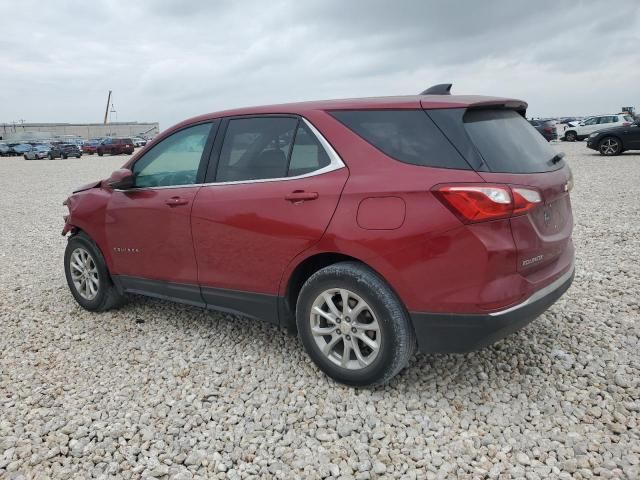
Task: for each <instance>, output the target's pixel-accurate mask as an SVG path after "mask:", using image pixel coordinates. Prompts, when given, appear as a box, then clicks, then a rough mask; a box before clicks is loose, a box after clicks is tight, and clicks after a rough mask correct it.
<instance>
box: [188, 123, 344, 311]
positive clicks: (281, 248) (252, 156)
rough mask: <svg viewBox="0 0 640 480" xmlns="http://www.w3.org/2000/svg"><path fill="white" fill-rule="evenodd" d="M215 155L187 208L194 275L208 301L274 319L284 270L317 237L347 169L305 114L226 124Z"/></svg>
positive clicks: (328, 214)
mask: <svg viewBox="0 0 640 480" xmlns="http://www.w3.org/2000/svg"><path fill="white" fill-rule="evenodd" d="M225 127H226V131H225V133H224V136H222V139H221V140H218V141H217V142H216V143H217V144H218V147H217V149H216V150H217V151H219V152H220V153H219V157H218V162H217V169H216V168H215V167H216V165H215V164H212V165H210V167H209V168H210V171H209V172H208V174H207V182H213V183H208V184H206V185H204V186H203V187H202V188H201V189H200V190H199V192H198V195H197V197H196V199H195V203H194V206H193V211H192V228H193V235H194V246H195V251H196V256H197V258H198V279H199V282H200V286H201V290H202V296H203V298H204V300H205V302H206V303H207V304H209V305H212V306H215V307H218V308H222V309H228V310H231V311H240V312H242V313H244V314H245V315H249V316H254V317H259V318H266V319H268V320H271V321H273V322H277V313H276V312H277V305H276V303H277V293H278V289H279V285H280V281H281V278H282V274H283V272H284V269H285V268H286V266H287V265H288V264H289V262H290V261H291V260H292V259H293V258H294V257H295V256H296V255H298V254H299V253H301V252H302V251H304V250H306V249H307V248H309V247H311V246H312V245H313V244H314V243H316V242H318V241H319V240H320V238H321V237H322V235H323V233H324V231H325V229H326V228H327V226H328V224H329V221H330V220H331V217H332V215H333V212H334V211H335V209H336V206H337V204H338V200H339V198H340V194H341V192H342V188H343V186H344V184H345V182H346V180H347V177H348V175H349V174H348V170H347V169H346V167H344V164H342V162H341V160H340V159H339V157H338V156H337V154H336V153H335V152H334V151H333V149H332V148H331V147H330V146H329V145H328V143H326V140H324V139H323V138H322V137H321V136H320V135H319V133H318V132H317V131H316V130H315V129H314V128H313V127H312V126H311V125H310V124H308V123H307V122H306V121H305V120H303V119H298V118H296V117H283V116H272V117H245V118H242V117H239V118H233V119H230V120H228V121H226V122H225Z"/></svg>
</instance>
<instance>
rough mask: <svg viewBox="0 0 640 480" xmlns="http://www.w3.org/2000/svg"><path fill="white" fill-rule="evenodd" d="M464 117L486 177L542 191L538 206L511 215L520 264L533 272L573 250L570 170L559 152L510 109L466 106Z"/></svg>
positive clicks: (492, 180)
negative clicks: (523, 212) (526, 211)
mask: <svg viewBox="0 0 640 480" xmlns="http://www.w3.org/2000/svg"><path fill="white" fill-rule="evenodd" d="M463 121H464V128H465V130H466V132H467V134H468V136H469V138H470V139H471V142H472V143H473V144H474V145H475V147H476V149H477V151H478V153H479V155H480V156H481V158H482V160H483V161H484V165H483V166H482V168H481V170H483V171H479V172H478V173H479V174H480V175H481V176H482V177H483V178H484V180H486V181H487V182H495V183H507V184H510V185H512V186H518V185H521V186H526V187H534V188H536V189H537V190H538V191H539V193H540V195H541V197H542V201H543V202H542V204H541V205H540V206H539V207H537V208H534V209H533V210H531V211H529V212H528V213H526V214H524V215H520V216H515V217H512V219H511V229H512V232H513V237H514V240H515V244H516V247H517V249H518V265H517V268H518V270H519V271H521V272H523V273H533V272H534V271H536V270H539V269H541V268H543V267H544V266H546V265H549V264H551V263H553V262H554V261H556V260H557V259H559V258H560V257H561V256H562V255H563V254H566V255H567V256H571V255H572V248H573V247H572V244H571V232H572V229H573V216H572V213H571V202H570V199H569V190H570V188H571V172H570V170H569V167H568V165H566V164H565V162H564V160H562V158H561V157H559V156H558V153H559V152H558V151H557V150H555V149H554V148H553V147H551V146H550V145H549V144H548V143H547V142H546V141H544V139H542V138H541V137H540V136H539V135H538V134H537V133H536V132H535V130H534V129H533V128H531V127H530V126H529V125H528V124H527V121H526V120H525V119H524V118H522V116H521V115H520V114H519V113H517V112H515V111H513V110H491V109H487V110H469V111H467V112H466V114H465V115H464V117H463Z"/></svg>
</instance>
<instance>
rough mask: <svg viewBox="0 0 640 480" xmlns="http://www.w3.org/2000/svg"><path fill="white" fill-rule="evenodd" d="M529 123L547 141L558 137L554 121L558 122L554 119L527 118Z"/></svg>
mask: <svg viewBox="0 0 640 480" xmlns="http://www.w3.org/2000/svg"><path fill="white" fill-rule="evenodd" d="M529 123H530V124H531V125H532V126H533V128H535V129H536V130H537V131H538V133H540V135H542V136H543V137H544V138H545V140H546V141H547V142H550V141H551V140H557V139H558V134H557V131H556V123H558V122H556V121H555V120H529Z"/></svg>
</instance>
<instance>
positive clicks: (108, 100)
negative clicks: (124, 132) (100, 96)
mask: <svg viewBox="0 0 640 480" xmlns="http://www.w3.org/2000/svg"><path fill="white" fill-rule="evenodd" d="M109 103H111V90H109V95H108V96H107V108H106V109H105V111H104V124H105V125H106V124H107V120H108V118H109Z"/></svg>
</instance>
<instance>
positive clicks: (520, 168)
mask: <svg viewBox="0 0 640 480" xmlns="http://www.w3.org/2000/svg"><path fill="white" fill-rule="evenodd" d="M464 126H465V129H466V131H467V133H468V134H469V137H470V138H471V141H472V142H473V143H474V145H475V146H476V148H477V149H478V152H479V153H480V155H481V156H482V158H483V160H484V162H485V163H486V165H487V166H488V167H489V170H490V171H492V172H504V173H538V172H549V171H552V170H557V169H559V168H561V167H562V166H563V165H564V161H563V160H561V159H557V158H556V156H557V153H558V152H556V150H554V149H553V148H552V147H551V146H550V145H549V142H547V141H546V140H545V139H544V137H543V136H542V135H540V133H538V131H537V130H536V129H535V128H533V127H532V126H531V125H530V124H529V122H527V120H525V119H524V118H523V117H522V115H520V114H519V113H518V112H515V111H513V110H468V111H467V113H465V115H464Z"/></svg>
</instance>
